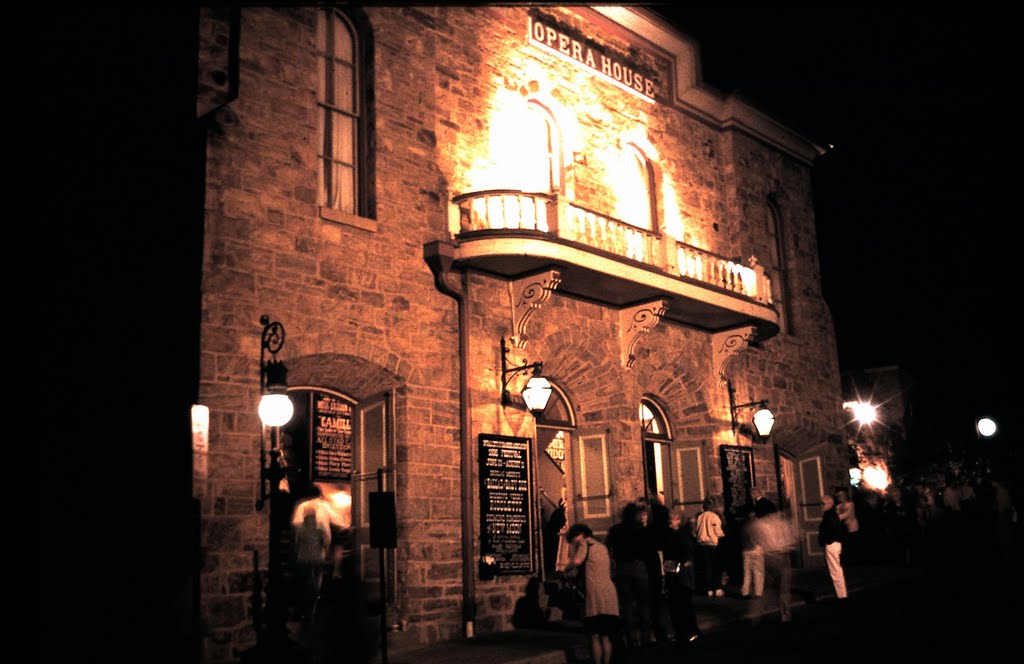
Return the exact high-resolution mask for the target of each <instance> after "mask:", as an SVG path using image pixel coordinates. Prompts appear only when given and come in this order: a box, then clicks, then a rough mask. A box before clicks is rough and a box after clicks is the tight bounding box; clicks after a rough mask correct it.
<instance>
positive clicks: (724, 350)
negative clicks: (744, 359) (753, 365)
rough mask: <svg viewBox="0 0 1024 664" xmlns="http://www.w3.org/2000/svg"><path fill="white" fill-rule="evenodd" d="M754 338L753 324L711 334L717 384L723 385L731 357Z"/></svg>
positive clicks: (755, 333)
mask: <svg viewBox="0 0 1024 664" xmlns="http://www.w3.org/2000/svg"><path fill="white" fill-rule="evenodd" d="M756 340H757V328H756V327H754V326H753V325H750V326H747V327H737V328H734V329H732V330H725V331H724V332H716V333H715V334H712V335H711V350H712V353H714V367H715V375H717V376H718V384H719V385H721V386H725V384H726V382H727V381H728V378H727V377H726V375H725V373H726V370H727V369H728V367H729V364H730V363H731V362H732V361H733V359H735V358H736V356H737V355H738V354H739V352H740V351H741V350H743V349H744V348H746V347H747V346H749V345H750V344H751V343H753V342H754V341H756Z"/></svg>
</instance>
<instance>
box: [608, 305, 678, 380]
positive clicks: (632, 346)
mask: <svg viewBox="0 0 1024 664" xmlns="http://www.w3.org/2000/svg"><path fill="white" fill-rule="evenodd" d="M667 302H668V301H667V300H654V301H653V302H647V303H646V304H638V305H636V306H634V307H628V308H626V309H621V310H620V311H619V345H620V346H621V348H622V366H624V367H626V368H627V369H631V368H632V367H633V362H635V361H636V355H635V354H634V353H633V351H634V350H636V344H637V342H638V341H640V337H641V336H643V335H644V334H647V333H648V332H650V331H651V329H652V328H653V327H654V326H655V325H657V324H658V323H659V322H660V321H661V317H662V316H664V315H665V312H666V311H668V306H667Z"/></svg>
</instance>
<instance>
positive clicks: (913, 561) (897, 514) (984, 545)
mask: <svg viewBox="0 0 1024 664" xmlns="http://www.w3.org/2000/svg"><path fill="white" fill-rule="evenodd" d="M1010 486H1011V485H1010V484H1009V483H1008V482H1007V481H1006V480H1005V479H1004V478H1001V477H998V476H996V475H993V474H992V473H990V472H988V471H987V470H986V469H984V468H975V469H964V468H961V467H957V466H955V465H954V466H947V467H945V468H941V469H934V470H932V471H930V472H927V473H922V474H920V475H917V476H914V477H909V478H905V479H899V480H897V481H896V482H894V483H892V484H891V485H890V486H889V487H888V488H887V489H886V490H885V491H884V492H879V491H873V490H870V489H863V490H858V491H855V492H854V495H853V497H852V502H853V505H854V507H853V509H854V512H855V513H856V515H857V520H858V522H859V528H858V530H857V532H856V533H854V534H853V535H852V536H850V537H849V538H848V542H847V544H846V550H845V552H844V558H845V559H847V560H849V561H850V562H854V563H877V562H888V563H900V564H905V565H911V566H915V567H924V568H927V567H932V566H936V565H943V564H946V563H947V562H949V561H950V560H951V559H955V560H956V562H957V563H958V564H963V563H964V562H976V561H991V562H993V563H997V564H1009V563H1010V561H1011V560H1013V556H1014V552H1015V551H1017V552H1018V553H1019V546H1020V544H1019V542H1018V541H1017V539H1019V537H1020V534H1019V533H1020V529H1019V528H1018V527H1017V526H1018V522H1019V514H1020V509H1021V506H1020V505H1019V500H1020V496H1015V495H1014V494H1013V493H1012V492H1011V488H1010Z"/></svg>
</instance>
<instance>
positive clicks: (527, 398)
mask: <svg viewBox="0 0 1024 664" xmlns="http://www.w3.org/2000/svg"><path fill="white" fill-rule="evenodd" d="M507 357H508V346H506V345H505V338H504V337H502V338H501V405H503V406H508V405H511V404H512V403H513V400H512V394H511V393H510V392H509V391H508V383H509V381H510V380H512V376H515V375H516V374H518V373H522V372H524V371H530V370H533V375H532V376H531V377H530V380H528V381H527V382H526V387H525V388H523V392H522V396H523V402H524V403H525V404H526V408H527V409H528V410H529V411H530V412H531V413H533V414H534V416H538V415H540V414H541V413H543V412H544V409H545V408H546V407H547V405H548V399H549V398H550V397H551V382H550V381H549V380H548V379H547V378H545V377H544V376H542V375H541V371H542V370H543V368H544V363H543V362H533V363H527V362H526V360H523V363H522V364H521V365H520V366H516V367H511V368H509V366H508V360H507Z"/></svg>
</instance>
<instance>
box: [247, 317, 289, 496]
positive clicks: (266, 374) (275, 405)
mask: <svg viewBox="0 0 1024 664" xmlns="http://www.w3.org/2000/svg"><path fill="white" fill-rule="evenodd" d="M260 323H261V324H262V325H263V336H262V337H261V338H260V394H261V395H262V396H261V397H260V405H259V408H258V409H257V410H258V412H259V415H260V421H262V422H263V425H264V426H265V427H271V436H270V463H269V465H268V464H267V458H266V457H267V452H266V450H265V449H264V444H263V436H262V431H261V435H260V496H259V498H258V499H257V500H256V509H258V510H261V509H263V504H264V502H265V501H266V499H267V498H270V499H271V502H273V498H274V495H275V494H276V493H277V490H278V487H279V482H280V481H281V480H282V479H283V478H284V475H285V473H284V468H283V466H282V465H281V459H280V456H281V450H280V449H279V446H278V444H277V435H276V434H277V427H281V426H284V425H285V424H287V423H288V421H289V420H291V419H292V413H293V412H294V409H295V407H294V406H293V405H292V400H291V399H289V398H288V381H287V377H288V368H287V367H285V365H284V362H282V361H281V360H278V359H277V353H278V352H279V351H280V350H281V347H282V346H284V325H282V324H281V323H279V322H278V321H274V322H270V317H269V316H266V315H264V316H261V317H260ZM267 353H270V358H269V359H267ZM268 484H269V486H270V490H269V491H268V490H267V485H268ZM271 509H273V506H271Z"/></svg>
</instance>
